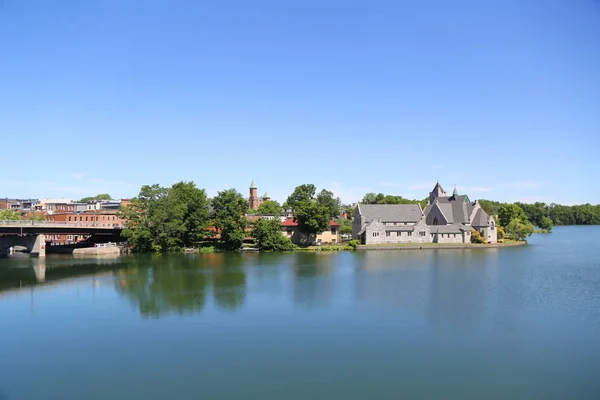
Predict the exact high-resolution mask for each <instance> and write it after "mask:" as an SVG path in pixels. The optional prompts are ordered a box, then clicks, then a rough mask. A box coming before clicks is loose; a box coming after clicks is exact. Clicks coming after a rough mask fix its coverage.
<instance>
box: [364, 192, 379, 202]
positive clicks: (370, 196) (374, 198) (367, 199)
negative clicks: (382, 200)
mask: <svg viewBox="0 0 600 400" xmlns="http://www.w3.org/2000/svg"><path fill="white" fill-rule="evenodd" d="M376 201H377V195H376V194H375V193H367V194H365V195H364V197H363V199H362V201H361V203H363V204H375V202H376Z"/></svg>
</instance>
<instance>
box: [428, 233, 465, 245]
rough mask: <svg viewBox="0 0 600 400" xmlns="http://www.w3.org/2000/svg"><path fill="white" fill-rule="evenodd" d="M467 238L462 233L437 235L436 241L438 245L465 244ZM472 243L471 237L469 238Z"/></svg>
mask: <svg viewBox="0 0 600 400" xmlns="http://www.w3.org/2000/svg"><path fill="white" fill-rule="evenodd" d="M464 240H465V238H464V235H463V233H462V232H460V233H437V234H435V238H434V241H435V242H436V243H465V242H464ZM470 242H471V237H470V236H469V242H467V243H470Z"/></svg>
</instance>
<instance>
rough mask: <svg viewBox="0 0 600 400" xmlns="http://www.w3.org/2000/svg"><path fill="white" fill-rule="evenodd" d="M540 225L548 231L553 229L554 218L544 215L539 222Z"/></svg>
mask: <svg viewBox="0 0 600 400" xmlns="http://www.w3.org/2000/svg"><path fill="white" fill-rule="evenodd" d="M538 226H539V227H540V228H541V229H543V230H546V231H551V230H552V220H551V219H550V218H548V217H542V218H541V219H540V222H538Z"/></svg>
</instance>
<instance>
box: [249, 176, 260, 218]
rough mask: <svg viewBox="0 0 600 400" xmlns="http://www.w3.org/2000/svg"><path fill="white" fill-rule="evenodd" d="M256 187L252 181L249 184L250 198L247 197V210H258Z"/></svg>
mask: <svg viewBox="0 0 600 400" xmlns="http://www.w3.org/2000/svg"><path fill="white" fill-rule="evenodd" d="M256 193H257V189H256V185H255V184H254V179H253V180H252V183H251V184H250V196H249V197H248V208H249V209H251V210H256V209H257V208H258V195H257V194H256Z"/></svg>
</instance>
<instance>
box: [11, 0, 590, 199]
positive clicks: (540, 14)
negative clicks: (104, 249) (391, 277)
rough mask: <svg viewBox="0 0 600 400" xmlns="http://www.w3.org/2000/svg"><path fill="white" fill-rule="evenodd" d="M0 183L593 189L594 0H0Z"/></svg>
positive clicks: (18, 193)
mask: <svg viewBox="0 0 600 400" xmlns="http://www.w3.org/2000/svg"><path fill="white" fill-rule="evenodd" d="M0 140H1V146H2V149H3V150H4V151H3V152H2V156H1V158H0V160H1V162H2V166H3V168H2V169H3V173H2V174H1V175H0V192H1V193H0V197H37V198H44V197H65V198H79V197H82V196H85V195H93V194H96V193H99V192H109V193H111V194H112V195H113V196H114V197H130V196H135V195H136V194H137V193H138V191H139V188H140V186H141V185H142V184H152V183H159V184H162V185H170V184H172V183H174V182H176V181H179V180H193V181H195V182H196V183H197V184H198V186H199V187H203V188H206V189H207V191H208V193H209V195H214V194H215V193H216V191H217V190H222V189H225V188H230V187H234V188H237V189H238V190H240V191H242V192H243V193H246V192H247V190H248V186H249V184H250V182H251V180H252V179H254V180H255V181H256V183H257V185H258V188H259V191H260V192H261V193H262V192H264V191H268V192H269V193H270V194H271V195H272V196H273V197H274V198H276V199H278V200H284V199H285V198H286V197H287V195H288V194H289V193H290V192H291V191H292V190H293V188H294V187H295V186H296V185H299V184H302V183H314V184H316V185H317V186H318V187H319V188H323V187H324V188H328V189H331V190H333V191H334V192H335V193H336V194H338V195H339V196H340V197H341V198H342V200H343V201H345V202H354V201H357V200H359V199H360V198H362V195H363V194H365V193H366V192H384V193H386V194H399V195H403V196H405V197H416V198H423V197H425V196H426V195H427V193H428V192H429V190H431V188H432V187H433V186H434V185H435V183H436V181H437V180H439V181H440V183H441V184H442V186H444V187H445V188H446V189H447V190H452V188H453V186H454V185H455V184H456V185H457V187H458V190H459V191H460V192H461V193H468V194H469V195H470V197H471V198H490V199H497V200H501V201H515V200H522V201H537V200H540V201H546V202H560V203H566V204H572V203H585V202H591V203H600V185H597V180H598V178H597V177H596V174H597V173H598V172H599V171H600V161H599V155H598V149H600V2H599V1H597V0H544V1H540V0H488V1H481V0H473V1H462V0H458V1H452V2H450V1H447V0H430V1H400V0H395V1H373V0H371V1H367V0H364V1H352V0H344V1H341V0H340V1H338V0H326V1H324V0H301V1H300V0H286V1H281V0H272V1H261V0H254V1H227V0H219V1H183V0H182V1H167V0H162V1H154V0H139V1H128V0H103V1H96V0H89V1H79V0H72V1H68V0H62V1H60V0H59V1H45V0H37V1H35V0H30V1H26V0H3V1H2V2H0Z"/></svg>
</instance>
